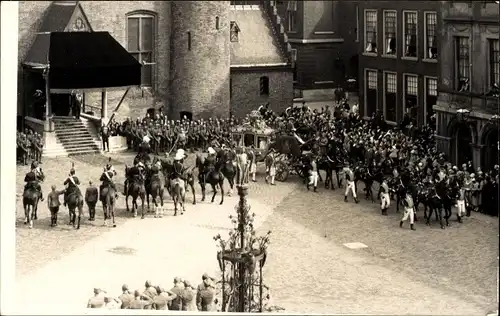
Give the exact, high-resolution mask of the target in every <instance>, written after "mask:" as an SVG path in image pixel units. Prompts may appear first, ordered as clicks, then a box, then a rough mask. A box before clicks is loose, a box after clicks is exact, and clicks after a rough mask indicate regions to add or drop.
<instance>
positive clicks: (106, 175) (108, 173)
mask: <svg viewBox="0 0 500 316" xmlns="http://www.w3.org/2000/svg"><path fill="white" fill-rule="evenodd" d="M113 176H116V170H115V169H114V168H113V166H112V165H111V164H109V163H108V164H107V165H106V167H104V171H103V173H102V174H101V178H99V181H102V184H101V185H100V187H99V196H100V197H101V199H102V190H103V189H104V188H106V187H108V186H110V187H112V188H113V189H114V190H115V199H117V198H118V194H117V193H116V192H118V191H117V190H116V185H115V182H114V181H113Z"/></svg>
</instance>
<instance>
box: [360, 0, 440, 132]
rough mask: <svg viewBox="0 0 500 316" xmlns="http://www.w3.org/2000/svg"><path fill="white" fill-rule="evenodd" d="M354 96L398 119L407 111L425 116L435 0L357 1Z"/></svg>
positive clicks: (430, 99)
mask: <svg viewBox="0 0 500 316" xmlns="http://www.w3.org/2000/svg"><path fill="white" fill-rule="evenodd" d="M357 6H358V7H357V12H358V13H357V15H356V16H357V17H358V18H357V22H358V24H359V27H358V29H359V30H360V33H359V47H358V49H359V82H360V85H359V100H360V101H359V102H360V112H361V114H362V115H363V116H364V117H371V115H372V114H373V113H374V112H375V111H377V110H379V111H382V113H383V114H384V117H385V119H386V121H387V122H388V123H390V124H394V125H395V124H397V123H398V122H399V121H401V119H402V118H403V116H404V114H405V113H407V112H409V113H410V114H411V115H412V117H413V118H414V119H415V120H416V121H417V122H418V124H420V125H421V124H426V123H428V122H429V119H430V116H431V115H432V114H433V110H432V107H433V105H435V104H436V101H437V95H438V92H437V80H438V62H439V61H440V58H441V55H442V54H441V51H440V48H439V47H438V46H437V40H438V32H439V28H440V23H441V22H440V19H439V15H438V12H439V2H438V1H359V2H358V5H357Z"/></svg>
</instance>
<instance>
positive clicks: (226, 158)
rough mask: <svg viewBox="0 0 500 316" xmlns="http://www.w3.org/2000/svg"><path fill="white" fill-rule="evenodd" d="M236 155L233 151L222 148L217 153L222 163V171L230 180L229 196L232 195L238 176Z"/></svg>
mask: <svg viewBox="0 0 500 316" xmlns="http://www.w3.org/2000/svg"><path fill="white" fill-rule="evenodd" d="M235 159H236V155H235V154H234V152H232V151H225V150H220V151H219V152H218V153H217V160H218V162H219V163H220V165H221V168H220V171H221V172H222V174H223V175H224V177H225V178H226V179H227V181H228V182H229V192H228V193H227V195H228V196H231V194H232V193H233V190H234V178H235V177H236V161H235Z"/></svg>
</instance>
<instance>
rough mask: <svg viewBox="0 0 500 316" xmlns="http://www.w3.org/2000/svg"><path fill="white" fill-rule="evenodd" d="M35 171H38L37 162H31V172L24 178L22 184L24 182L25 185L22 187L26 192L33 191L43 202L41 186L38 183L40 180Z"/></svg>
mask: <svg viewBox="0 0 500 316" xmlns="http://www.w3.org/2000/svg"><path fill="white" fill-rule="evenodd" d="M37 170H39V167H38V162H36V161H33V163H32V164H31V171H30V172H28V173H27V174H26V175H25V176H24V182H26V184H25V185H24V190H25V191H26V190H27V189H30V188H33V189H35V190H36V191H37V192H38V193H39V194H40V197H39V198H40V200H41V201H43V193H42V186H41V185H40V183H39V179H40V178H39V176H38V175H39V172H38V171H37Z"/></svg>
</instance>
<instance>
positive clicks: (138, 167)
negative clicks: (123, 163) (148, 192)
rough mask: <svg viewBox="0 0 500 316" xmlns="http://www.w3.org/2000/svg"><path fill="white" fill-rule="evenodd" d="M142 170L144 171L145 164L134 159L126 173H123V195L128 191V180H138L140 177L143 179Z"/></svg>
mask: <svg viewBox="0 0 500 316" xmlns="http://www.w3.org/2000/svg"><path fill="white" fill-rule="evenodd" d="M144 171H145V166H144V163H143V162H142V161H139V160H136V161H134V166H133V167H131V168H130V169H128V172H127V174H126V175H125V183H124V184H123V185H124V187H123V191H124V192H122V193H123V195H125V196H126V195H127V192H128V186H129V184H130V182H132V181H134V180H136V181H140V180H141V178H142V179H144V178H143V177H144Z"/></svg>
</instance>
